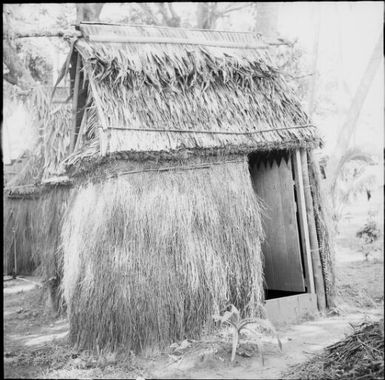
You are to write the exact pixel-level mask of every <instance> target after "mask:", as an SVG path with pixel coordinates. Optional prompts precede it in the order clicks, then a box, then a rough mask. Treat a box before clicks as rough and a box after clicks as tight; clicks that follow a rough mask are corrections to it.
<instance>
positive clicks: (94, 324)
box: [62, 163, 263, 350]
mask: <svg viewBox="0 0 385 380" xmlns="http://www.w3.org/2000/svg"><path fill="white" fill-rule="evenodd" d="M261 238H262V230H261V222H260V206H259V202H258V200H257V198H256V196H255V193H254V192H253V189H252V187H251V183H250V179H249V174H248V168H247V164H246V163H243V164H227V165H220V166H217V167H213V168H211V169H202V170H193V171H174V172H165V173H155V174H154V173H151V172H150V173H140V174H135V175H130V176H128V177H121V178H119V179H114V180H110V181H108V182H106V183H103V184H89V185H88V186H85V187H82V188H80V189H79V192H78V193H77V195H76V196H75V197H74V199H73V203H72V205H71V208H70V209H69V211H68V215H67V217H66V221H65V223H64V226H63V233H62V239H63V247H64V278H63V283H62V286H63V290H64V295H65V299H66V302H67V305H68V308H69V309H68V310H69V320H70V340H71V341H72V343H74V344H76V345H78V346H79V347H81V348H88V349H94V348H96V347H100V348H102V347H107V348H110V349H116V348H118V347H119V346H121V345H124V347H125V349H126V350H127V349H133V350H140V349H143V348H144V347H146V346H149V345H158V346H159V345H160V346H162V345H165V344H169V343H170V342H172V341H175V340H177V339H181V338H183V337H194V336H198V335H199V334H200V332H201V331H202V328H203V327H204V326H205V324H206V322H207V321H209V320H210V319H211V315H212V313H213V312H218V311H219V308H220V307H222V306H223V305H224V303H225V302H227V301H231V302H232V303H233V304H234V305H236V306H237V307H238V308H239V309H240V310H241V311H242V313H243V314H244V315H253V314H255V312H256V310H257V307H258V305H259V304H260V303H261V302H262V298H263V285H262V283H263V278H262V276H263V275H262V262H261V260H262V258H261V248H260V243H261Z"/></svg>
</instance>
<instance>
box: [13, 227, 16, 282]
mask: <svg viewBox="0 0 385 380" xmlns="http://www.w3.org/2000/svg"><path fill="white" fill-rule="evenodd" d="M13 260H14V268H13V269H14V273H13V278H16V274H17V255H16V230H15V229H13Z"/></svg>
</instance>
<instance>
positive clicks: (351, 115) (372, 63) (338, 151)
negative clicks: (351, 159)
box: [330, 32, 383, 167]
mask: <svg viewBox="0 0 385 380" xmlns="http://www.w3.org/2000/svg"><path fill="white" fill-rule="evenodd" d="M382 46H383V35H382V32H381V34H380V36H379V38H378V41H377V43H376V46H375V47H374V50H373V53H372V56H371V57H370V60H369V63H368V65H367V67H366V70H365V72H364V74H363V76H362V79H361V82H360V84H359V85H358V87H357V90H356V93H355V95H354V97H353V101H352V103H351V105H350V108H349V111H348V115H347V117H346V120H345V123H344V125H343V126H342V128H341V131H340V133H339V135H338V138H337V144H336V147H335V149H334V154H333V155H332V158H333V159H334V160H331V161H330V163H335V162H336V161H337V159H338V158H339V157H341V156H342V155H343V154H344V153H345V151H346V150H347V148H348V147H349V143H350V141H351V139H352V136H353V135H354V132H355V130H356V127H357V121H358V117H359V115H360V112H361V109H362V106H363V104H364V102H365V99H366V96H367V95H368V92H369V89H370V86H371V84H372V82H373V79H374V77H375V75H376V72H377V69H378V67H379V64H380V62H381V61H382V57H383V55H382ZM333 166H334V167H336V165H333Z"/></svg>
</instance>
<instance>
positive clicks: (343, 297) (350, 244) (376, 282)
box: [4, 199, 384, 379]
mask: <svg viewBox="0 0 385 380" xmlns="http://www.w3.org/2000/svg"><path fill="white" fill-rule="evenodd" d="M369 206H370V207H376V204H374V206H373V203H372V204H370V205H368V203H367V202H366V201H365V200H364V199H362V200H361V201H360V202H357V203H355V204H354V205H353V206H352V207H350V209H349V214H348V216H347V218H345V219H344V220H343V221H342V222H341V227H340V230H341V233H340V235H339V237H338V238H337V241H336V248H337V252H336V282H337V292H338V297H337V303H338V308H337V310H335V311H334V312H333V313H331V314H330V315H328V316H323V317H320V318H318V319H315V320H308V321H305V322H303V323H301V324H298V325H295V326H289V327H285V328H280V329H278V333H279V336H280V340H281V342H282V351H280V350H279V348H278V345H277V343H276V340H274V339H273V338H269V337H266V338H264V340H263V353H264V363H263V364H262V361H261V356H260V353H259V352H257V350H255V349H254V346H253V345H252V344H251V343H250V341H247V339H246V338H247V337H243V338H241V345H240V348H239V350H238V351H239V353H240V354H241V353H242V355H237V356H236V359H235V361H234V362H233V363H231V362H230V355H231V334H230V332H229V331H226V330H221V331H218V333H217V334H212V335H210V336H204V337H202V339H201V340H199V341H184V342H182V345H179V346H178V345H175V347H176V348H175V347H174V348H173V349H171V348H170V349H168V350H166V351H165V352H146V353H143V354H141V355H140V356H135V355H134V354H133V353H132V352H128V353H127V352H123V353H118V354H109V353H103V352H101V353H99V354H98V355H96V354H90V353H87V352H77V351H75V350H74V349H72V348H71V347H70V346H69V345H68V343H67V336H68V321H67V320H66V319H65V318H61V317H57V316H55V315H53V314H51V313H49V312H47V311H46V310H47V308H46V307H45V306H46V300H45V299H44V298H43V297H42V296H41V294H42V292H41V288H40V287H39V286H38V285H37V284H38V283H39V279H38V278H33V277H28V278H27V277H26V278H24V280H22V279H17V280H9V281H4V376H5V378H36V377H38V378H138V377H144V378H253V379H266V378H269V379H274V378H280V377H281V374H282V373H284V372H285V371H286V370H287V368H289V367H290V366H292V365H294V364H298V363H301V362H304V361H306V360H307V359H308V358H309V355H310V354H312V353H317V352H320V351H321V350H322V349H323V348H324V347H326V346H327V345H330V344H332V343H335V342H337V341H338V340H341V339H342V338H344V336H345V335H346V334H348V333H349V332H350V331H351V327H350V325H349V324H350V323H357V322H359V321H362V320H363V319H365V318H371V319H374V320H377V319H380V318H381V317H383V302H384V287H383V286H384V285H383V279H384V268H383V251H382V246H383V238H381V239H380V241H379V242H377V243H376V244H375V245H374V247H373V254H371V255H370V257H369V261H364V257H363V255H362V252H361V251H360V242H359V240H358V239H357V238H356V237H355V232H356V231H357V230H358V228H359V227H361V226H362V225H363V224H364V222H365V219H366V215H367V210H368V207H369ZM377 209H378V208H377ZM380 209H381V210H382V205H380ZM382 219H383V218H382ZM31 281H32V282H31ZM179 343H181V342H179Z"/></svg>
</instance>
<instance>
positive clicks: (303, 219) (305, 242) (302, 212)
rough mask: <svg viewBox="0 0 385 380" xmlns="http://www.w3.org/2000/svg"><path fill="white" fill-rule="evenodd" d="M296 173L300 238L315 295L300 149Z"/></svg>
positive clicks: (307, 275) (311, 289)
mask: <svg viewBox="0 0 385 380" xmlns="http://www.w3.org/2000/svg"><path fill="white" fill-rule="evenodd" d="M293 158H294V159H293V164H294V171H295V186H296V190H297V204H298V217H299V224H300V230H301V233H300V236H301V240H302V248H303V251H304V252H303V253H304V255H305V257H304V259H305V260H304V264H305V270H306V279H307V286H308V292H310V293H313V294H314V293H315V286H314V276H313V264H312V260H311V248H310V238H309V228H308V224H307V216H306V206H305V194H304V189H303V178H302V169H301V157H300V154H299V151H298V149H297V150H296V151H295V155H294V157H293Z"/></svg>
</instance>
